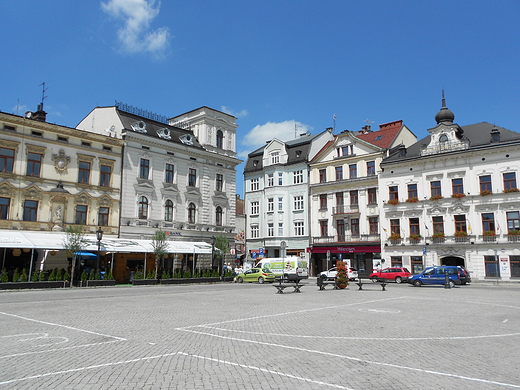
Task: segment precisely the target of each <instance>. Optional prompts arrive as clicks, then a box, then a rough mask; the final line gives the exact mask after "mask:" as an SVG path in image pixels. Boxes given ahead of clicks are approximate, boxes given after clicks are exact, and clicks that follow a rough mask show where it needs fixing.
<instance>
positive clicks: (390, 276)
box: [236, 265, 471, 287]
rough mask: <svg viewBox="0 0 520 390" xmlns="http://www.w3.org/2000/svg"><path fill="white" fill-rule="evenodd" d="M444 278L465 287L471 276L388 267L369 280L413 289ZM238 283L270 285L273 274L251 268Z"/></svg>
mask: <svg viewBox="0 0 520 390" xmlns="http://www.w3.org/2000/svg"><path fill="white" fill-rule="evenodd" d="M336 274H337V271H336V267H333V268H331V269H329V270H327V271H323V272H321V273H320V274H319V275H318V276H319V277H320V276H321V277H326V278H327V280H334V278H335V277H336ZM446 276H447V277H448V283H449V284H450V286H451V287H453V286H454V285H465V284H467V283H471V276H470V275H469V272H468V271H467V270H466V269H465V268H464V267H461V266H448V265H441V266H434V267H428V268H426V269H425V270H424V271H423V272H421V273H420V274H417V275H412V274H411V272H410V271H409V270H408V269H407V268H404V267H389V268H385V269H381V270H377V271H374V272H372V273H371V274H370V275H369V278H370V279H371V280H372V282H378V281H382V280H384V281H385V282H391V281H394V282H396V283H403V282H408V283H409V284H412V285H413V286H415V287H420V286H422V285H423V284H424V285H431V284H440V285H443V284H446ZM357 277H358V272H357V270H356V269H354V268H349V269H348V278H349V280H355V279H357ZM236 281H237V282H238V283H243V282H258V283H261V284H262V283H264V282H269V283H272V282H274V281H275V274H274V273H273V272H272V271H271V270H270V269H269V268H265V267H263V268H261V267H258V268H251V269H250V270H247V271H245V272H243V273H241V274H239V275H237V276H236Z"/></svg>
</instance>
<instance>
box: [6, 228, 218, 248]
mask: <svg viewBox="0 0 520 390" xmlns="http://www.w3.org/2000/svg"><path fill="white" fill-rule="evenodd" d="M66 236H67V235H66V234H65V233H62V232H33V231H18V230H0V248H13V249H14V248H20V249H23V248H28V249H33V248H34V249H47V250H59V249H65V240H66ZM85 240H86V245H85V247H84V248H83V250H86V251H97V248H98V241H97V239H96V236H93V235H85ZM167 243H168V249H167V250H166V252H167V253H195V254H197V253H205V254H211V245H210V244H208V243H206V242H188V241H167ZM100 249H101V250H102V251H103V252H114V253H118V252H122V253H153V246H152V240H132V239H124V238H116V237H110V236H105V237H103V239H102V240H101V246H100Z"/></svg>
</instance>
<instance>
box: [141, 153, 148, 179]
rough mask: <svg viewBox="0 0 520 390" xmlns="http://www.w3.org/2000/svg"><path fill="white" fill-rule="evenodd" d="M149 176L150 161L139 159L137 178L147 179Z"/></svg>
mask: <svg viewBox="0 0 520 390" xmlns="http://www.w3.org/2000/svg"><path fill="white" fill-rule="evenodd" d="M149 174H150V160H147V159H144V158H142V159H141V162H140V164H139V177H140V178H141V179H148V175H149Z"/></svg>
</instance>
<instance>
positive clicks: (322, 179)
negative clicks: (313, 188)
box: [319, 169, 327, 183]
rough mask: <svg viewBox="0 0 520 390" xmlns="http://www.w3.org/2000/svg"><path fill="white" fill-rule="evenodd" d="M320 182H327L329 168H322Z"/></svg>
mask: <svg viewBox="0 0 520 390" xmlns="http://www.w3.org/2000/svg"><path fill="white" fill-rule="evenodd" d="M319 173H320V183H326V182H327V170H326V169H320V171H319Z"/></svg>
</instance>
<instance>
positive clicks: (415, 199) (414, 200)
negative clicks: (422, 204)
mask: <svg viewBox="0 0 520 390" xmlns="http://www.w3.org/2000/svg"><path fill="white" fill-rule="evenodd" d="M406 201H407V202H408V203H417V202H419V198H408V199H406Z"/></svg>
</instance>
